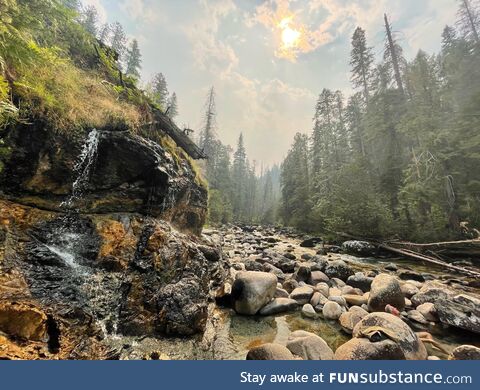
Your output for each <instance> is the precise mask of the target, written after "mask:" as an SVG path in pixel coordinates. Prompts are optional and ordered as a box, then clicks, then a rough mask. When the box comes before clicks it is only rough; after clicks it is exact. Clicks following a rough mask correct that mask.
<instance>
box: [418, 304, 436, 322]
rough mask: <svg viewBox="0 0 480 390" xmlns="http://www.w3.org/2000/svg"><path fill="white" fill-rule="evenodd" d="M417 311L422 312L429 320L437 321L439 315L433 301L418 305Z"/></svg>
mask: <svg viewBox="0 0 480 390" xmlns="http://www.w3.org/2000/svg"><path fill="white" fill-rule="evenodd" d="M417 311H418V312H419V313H421V314H422V315H423V316H424V317H425V319H426V320H427V321H430V322H437V321H438V316H437V311H436V310H435V305H434V304H433V303H430V302H427V303H424V304H422V305H419V306H417Z"/></svg>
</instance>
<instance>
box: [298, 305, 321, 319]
mask: <svg viewBox="0 0 480 390" xmlns="http://www.w3.org/2000/svg"><path fill="white" fill-rule="evenodd" d="M302 316H304V317H307V318H317V317H318V314H317V312H316V311H315V309H314V308H313V306H312V305H310V304H309V303H306V304H305V305H303V307H302Z"/></svg>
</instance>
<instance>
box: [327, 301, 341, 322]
mask: <svg viewBox="0 0 480 390" xmlns="http://www.w3.org/2000/svg"><path fill="white" fill-rule="evenodd" d="M343 311H344V310H343V309H342V307H341V306H340V305H339V304H338V303H337V302H332V301H328V302H327V303H325V305H323V310H322V314H323V317H324V318H325V319H327V320H338V319H339V318H340V316H341V315H342V313H343Z"/></svg>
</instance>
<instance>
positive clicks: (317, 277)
mask: <svg viewBox="0 0 480 390" xmlns="http://www.w3.org/2000/svg"><path fill="white" fill-rule="evenodd" d="M329 280H330V279H329V278H328V276H327V275H325V274H324V273H323V272H322V271H312V272H311V274H310V278H309V279H308V284H311V285H312V286H316V285H317V284H318V283H328V281H329Z"/></svg>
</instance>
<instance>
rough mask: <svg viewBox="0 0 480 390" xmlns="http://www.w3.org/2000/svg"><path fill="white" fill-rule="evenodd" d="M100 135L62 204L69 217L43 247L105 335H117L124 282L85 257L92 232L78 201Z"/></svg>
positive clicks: (89, 141)
mask: <svg viewBox="0 0 480 390" xmlns="http://www.w3.org/2000/svg"><path fill="white" fill-rule="evenodd" d="M99 140H100V132H99V131H98V130H96V129H93V130H92V131H90V133H89V134H88V136H87V138H86V140H85V142H84V144H83V146H82V149H81V151H80V155H79V156H78V159H77V162H76V163H75V166H74V169H73V172H74V174H75V180H74V182H73V185H72V192H71V194H70V195H69V196H68V197H67V198H66V199H65V200H64V201H63V202H62V203H61V204H60V206H61V208H62V209H63V210H64V211H65V215H64V216H63V217H62V218H61V219H60V220H59V221H58V224H56V225H55V226H54V227H53V228H52V230H51V231H50V233H49V235H48V239H47V240H46V241H47V242H45V243H43V246H44V247H45V248H47V249H48V250H49V251H50V252H51V253H52V254H54V255H55V256H56V257H58V258H60V259H61V260H62V261H63V263H64V265H65V266H66V271H65V272H66V274H65V277H66V278H73V279H74V280H76V281H77V283H78V294H81V296H82V297H83V298H84V299H85V300H86V302H88V303H87V305H88V308H89V309H90V310H91V313H92V315H93V317H94V318H95V321H96V322H97V324H98V325H99V326H100V328H101V330H102V332H103V334H104V336H107V335H112V334H113V335H115V334H116V328H117V322H118V312H119V307H120V306H119V305H120V303H119V302H120V288H121V285H122V279H121V278H118V276H115V275H112V274H111V273H109V272H108V271H105V270H102V269H100V268H96V267H94V265H93V263H92V259H91V258H87V257H88V256H87V257H84V256H85V255H84V250H85V248H86V247H87V246H88V245H89V244H91V242H92V239H94V238H93V237H92V234H93V233H92V232H91V231H87V230H85V229H83V228H82V227H81V223H79V221H81V220H82V219H83V218H82V216H81V215H80V214H79V209H78V207H77V202H78V201H80V200H82V198H83V196H84V195H85V193H86V191H87V189H88V185H89V181H90V178H91V175H92V172H93V170H94V168H95V163H96V159H97V155H98V145H99Z"/></svg>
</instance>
